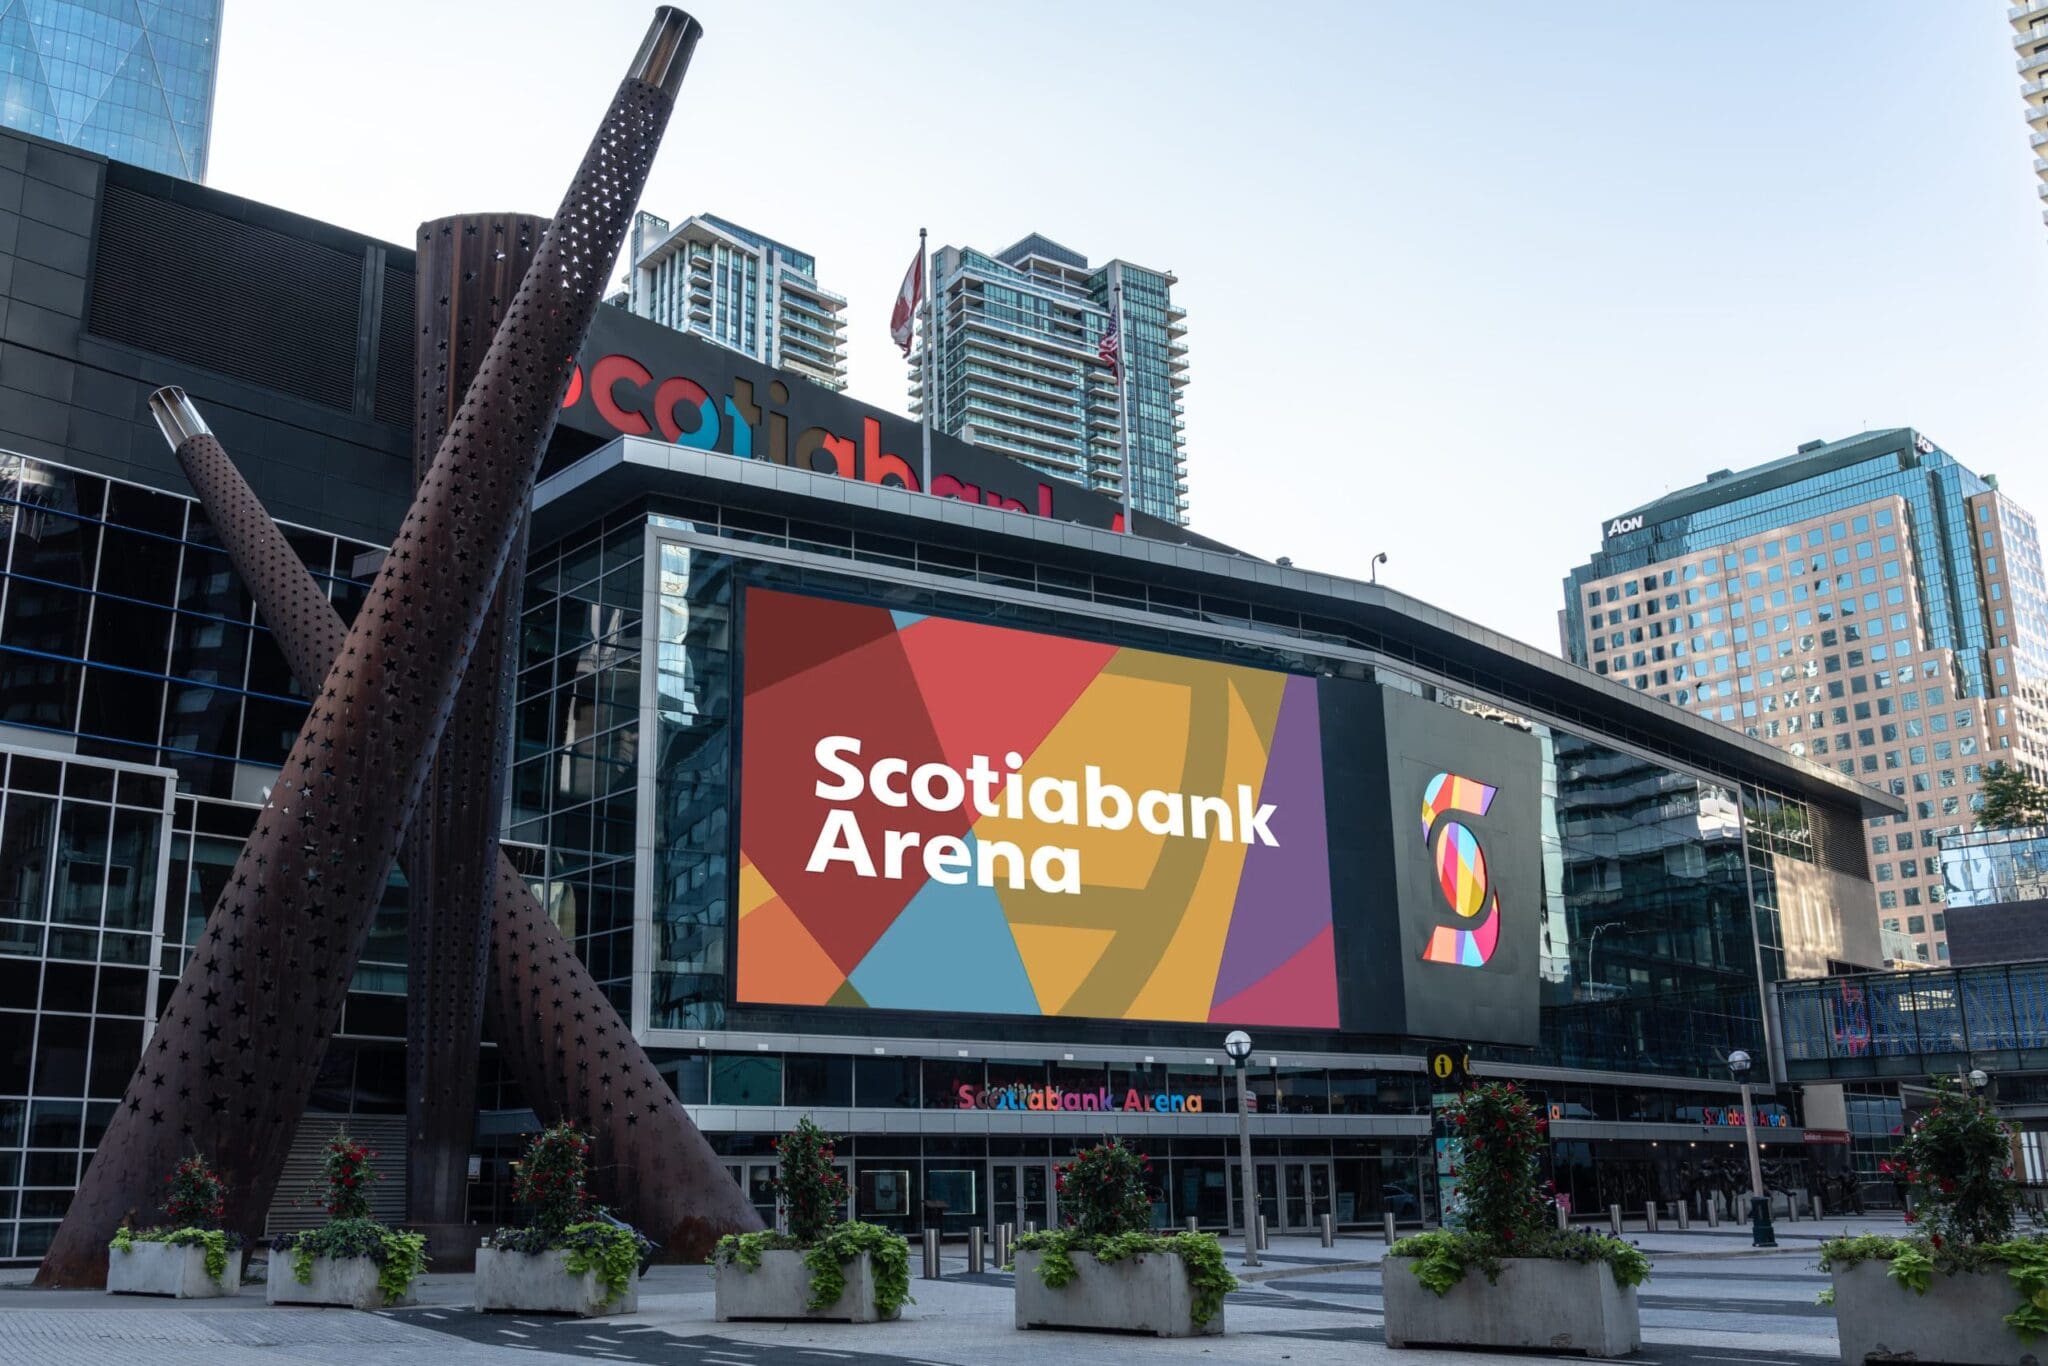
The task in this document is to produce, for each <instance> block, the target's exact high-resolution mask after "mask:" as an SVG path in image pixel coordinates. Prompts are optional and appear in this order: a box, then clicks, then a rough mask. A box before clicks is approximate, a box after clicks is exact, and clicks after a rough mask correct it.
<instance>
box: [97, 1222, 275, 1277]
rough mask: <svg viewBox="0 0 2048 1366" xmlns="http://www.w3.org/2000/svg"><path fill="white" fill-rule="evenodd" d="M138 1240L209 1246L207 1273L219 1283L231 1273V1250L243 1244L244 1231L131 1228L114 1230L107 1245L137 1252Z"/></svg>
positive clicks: (167, 1245) (123, 1227)
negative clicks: (229, 1270) (229, 1261)
mask: <svg viewBox="0 0 2048 1366" xmlns="http://www.w3.org/2000/svg"><path fill="white" fill-rule="evenodd" d="M137 1243H162V1244H164V1245H165V1246H166V1247H203V1248H205V1249H206V1275H207V1279H209V1280H211V1281H212V1282H213V1283H214V1284H215V1285H219V1284H220V1283H221V1277H223V1276H225V1275H226V1274H227V1270H228V1254H229V1253H230V1252H234V1251H236V1250H237V1249H239V1248H240V1247H241V1246H242V1235H241V1234H239V1233H231V1232H229V1231H227V1230H225V1229H218V1228H129V1227H127V1226H126V1225H123V1226H122V1227H120V1228H117V1229H115V1230H114V1236H113V1237H112V1238H110V1239H108V1240H107V1247H108V1248H109V1249H111V1250H112V1251H115V1252H133V1251H134V1250H135V1245H136V1244H137Z"/></svg>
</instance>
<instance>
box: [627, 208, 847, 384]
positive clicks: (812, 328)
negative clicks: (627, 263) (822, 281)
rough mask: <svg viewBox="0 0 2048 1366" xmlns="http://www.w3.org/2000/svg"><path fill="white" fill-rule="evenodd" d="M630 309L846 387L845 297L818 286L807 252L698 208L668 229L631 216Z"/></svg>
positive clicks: (661, 222) (666, 225) (818, 380)
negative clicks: (695, 211)
mask: <svg viewBox="0 0 2048 1366" xmlns="http://www.w3.org/2000/svg"><path fill="white" fill-rule="evenodd" d="M627 252H628V256H629V259H630V260H631V261H632V263H633V272H632V278H631V285H630V288H629V289H628V292H627V299H626V306H627V307H628V308H629V309H631V310H632V311H633V312H634V313H637V314H639V315H640V316H641V317H643V318H652V319H653V320H654V321H656V322H658V323H661V324H662V325H663V326H665V327H673V328H675V329H676V330H677V331H679V332H694V333H696V334H697V335H698V336H700V337H705V338H708V339H709V340H711V341H714V342H717V343H718V344H719V345H720V346H726V347H730V348H731V349H733V350H734V351H738V352H740V353H742V354H744V355H748V356H752V357H753V358H754V359H755V360H758V361H761V362H763V363H765V364H768V365H773V366H776V367H779V368H781V369H784V370H792V371H795V372H796V373H797V374H799V375H802V376H803V377H804V378H805V379H807V380H811V381H812V382H814V383H817V384H822V385H824V386H825V387H826V388H827V389H832V390H835V391H836V390H840V389H844V388H845V387H846V296H845V295H843V294H834V293H832V292H831V291H830V290H827V289H821V288H819V286H818V263H817V261H816V259H815V258H813V257H812V256H811V254H810V253H809V252H804V251H798V250H797V249H796V248H795V247H790V246H784V245H783V244H782V243H780V242H778V241H776V240H775V239H774V238H772V237H763V236H762V235H761V234H760V233H757V232H754V231H751V230H750V229H747V228H743V227H741V226H740V225H739V224H737V223H732V222H728V221H727V220H725V219H723V218H717V217H713V216H712V215H711V214H708V213H700V214H698V215H696V216H695V217H693V218H686V219H684V220H683V221H682V222H681V223H680V224H678V225H676V226H674V227H671V226H669V223H668V220H667V219H664V218H657V217H655V216H654V215H653V214H651V213H640V214H635V215H634V217H633V234H632V238H631V240H630V241H629V242H628V244H627Z"/></svg>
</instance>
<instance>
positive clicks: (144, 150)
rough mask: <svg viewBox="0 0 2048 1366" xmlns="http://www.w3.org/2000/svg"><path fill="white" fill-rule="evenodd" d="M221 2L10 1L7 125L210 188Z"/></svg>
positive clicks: (2, 32) (4, 35) (0, 6)
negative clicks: (206, 183) (208, 171)
mask: <svg viewBox="0 0 2048 1366" xmlns="http://www.w3.org/2000/svg"><path fill="white" fill-rule="evenodd" d="M220 9H221V0H154V2H153V3H150V4H146V5H145V4H134V3H126V4H108V3H104V2H102V3H98V4H92V3H84V2H83V0H0V124H4V125H5V126H6V127H9V128H18V129H20V130H21V131H22V132H24V133H34V134H35V135H36V136H38V137H45V138H50V139H51V140H53V141H56V142H65V143H69V144H70V145H71V146H73V147H77V148H80V149H82V150H84V151H88V152H97V153H98V154H99V155H101V156H104V157H112V158H113V159H114V160H116V161H126V162H132V163H133V164H135V165H137V166H147V167H148V168H149V169H151V170H152V171H162V172H163V173H164V174H166V175H174V176H179V177H181V178H183V179H185V180H204V179H206V150H207V143H208V141H209V139H210V138H211V136H212V131H213V87H214V78H215V76H216V75H217V74H218V71H219V57H220Z"/></svg>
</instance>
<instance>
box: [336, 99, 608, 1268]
mask: <svg viewBox="0 0 2048 1366" xmlns="http://www.w3.org/2000/svg"><path fill="white" fill-rule="evenodd" d="M635 69H636V70H637V69H638V64H637V63H636V66H635ZM546 229H547V220H546V219H544V218H536V217H533V216H532V215H529V214H476V215H470V216H465V217H460V218H444V219H441V220H439V221H438V222H434V223H427V224H424V225H422V227H421V228H420V234H419V251H418V255H417V257H416V262H417V264H416V265H415V267H414V278H415V288H414V297H415V299H416V300H417V304H416V311H417V315H418V316H417V318H416V322H417V327H416V329H415V332H414V336H415V338H416V340H415V343H414V354H415V356H416V358H417V359H416V369H415V373H414V379H415V386H414V406H413V431H412V449H413V478H414V479H419V478H422V477H423V476H424V475H425V474H426V471H427V467H428V465H429V464H430V462H431V461H432V460H433V458H434V452H435V451H436V450H438V449H439V448H440V445H441V439H442V438H443V437H444V436H446V435H447V432H448V428H449V426H450V424H451V423H453V422H454V420H455V416H456V413H457V411H458V410H459V408H460V405H461V402H462V395H463V391H464V390H466V389H467V388H468V387H469V383H470V381H471V380H472V379H473V378H475V376H476V373H477V370H478V368H479V367H480V366H481V365H482V364H483V359H484V353H485V349H486V348H487V347H488V346H489V344H490V340H491V338H492V336H493V335H494V334H495V333H496V332H497V329H498V324H499V322H500V321H502V319H503V317H504V312H505V309H506V307H507V306H508V305H509V304H510V303H511V301H512V297H513V294H514V292H515V291H516V290H517V289H518V288H519V282H520V281H521V280H522V279H524V278H525V276H526V271H527V267H529V266H530V265H531V264H532V263H533V253H534V250H535V248H536V247H537V246H538V245H539V244H540V239H541V234H542V233H543V232H545V231H546ZM525 578H526V533H525V524H524V519H522V522H521V529H520V533H519V535H518V536H517V537H516V538H515V539H514V542H513V548H512V554H511V555H510V556H509V557H508V558H507V560H506V562H505V569H504V572H503V573H502V574H501V575H499V578H498V591H497V592H496V593H495V594H494V595H493V596H492V598H491V606H490V611H489V613H488V614H487V615H486V616H485V618H484V628H483V631H482V633H481V634H480V635H479V636H478V637H477V643H476V648H475V650H474V651H472V652H471V654H470V660H469V668H468V670H467V671H466V672H465V673H464V674H463V679H462V687H461V689H460V690H459V691H458V692H457V693H456V696H455V713H454V715H453V716H452V717H451V718H450V719H449V723H448V729H447V731H446V732H445V733H444V734H443V735H442V737H441V743H440V745H439V746H438V747H437V748H436V749H435V751H434V763H433V767H432V769H430V770H429V772H428V776H427V789H426V792H425V793H424V795H423V796H422V797H421V800H420V809H419V811H418V812H417V813H416V814H415V815H414V817H413V822H412V826H411V828H410V829H409V830H408V831H407V832H406V837H405V845H404V848H403V849H402V850H401V852H400V855H399V862H400V863H401V864H402V865H403V866H404V867H405V870H406V878H407V901H408V904H407V913H406V938H407V941H408V948H409V952H408V954H407V961H408V964H409V969H408V975H407V977H406V1014H405V1080H406V1090H405V1117H406V1164H405V1188H406V1199H405V1208H406V1216H407V1218H409V1219H410V1220H411V1221H412V1222H413V1223H415V1224H425V1225H430V1226H441V1227H446V1226H451V1225H461V1224H464V1223H466V1222H467V1219H468V1212H469V1151H470V1147H471V1144H472V1140H473V1138H474V1136H475V1132H476V1075H477V1059H478V1047H479V1044H480V1043H481V1042H482V1035H483V1012H484V964H485V959H486V957H487V956H488V952H489V945H490V917H491V905H492V902H493V900H494V899H495V898H494V894H495V892H496V890H497V864H498V818H499V811H498V807H497V804H496V803H495V802H493V801H489V800H478V799H477V798H478V794H482V793H498V792H503V791H504V790H505V764H506V755H507V748H506V738H507V736H506V727H505V722H506V719H507V717H508V716H509V715H510V713H511V708H512V681H513V679H512V667H513V649H512V646H513V636H512V633H513V631H514V629H515V628H516V627H517V625H518V612H519V608H518V597H519V592H520V589H521V587H522V586H523V584H524V581H525ZM508 603H509V604H510V605H509V606H508ZM332 662H333V656H332V655H331V654H330V655H328V656H326V657H325V658H324V659H323V660H322V661H321V664H320V669H319V670H316V671H315V672H314V673H313V675H312V677H315V678H318V677H321V676H322V671H324V669H325V668H326V666H327V665H328V664H330V663H332Z"/></svg>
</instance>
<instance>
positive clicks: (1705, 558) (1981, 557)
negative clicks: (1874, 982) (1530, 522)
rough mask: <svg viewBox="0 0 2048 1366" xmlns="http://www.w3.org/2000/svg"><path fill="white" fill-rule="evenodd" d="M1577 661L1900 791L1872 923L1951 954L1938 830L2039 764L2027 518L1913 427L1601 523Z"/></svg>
mask: <svg viewBox="0 0 2048 1366" xmlns="http://www.w3.org/2000/svg"><path fill="white" fill-rule="evenodd" d="M1564 586H1565V606H1564V610H1563V612H1562V613H1560V614H1559V625H1560V635H1561V637H1562V645H1563V649H1564V653H1565V655H1566V657H1567V658H1569V659H1570V660H1572V661H1573V662H1574V663H1577V664H1581V665H1584V666H1586V667H1587V668H1590V669H1592V670H1593V671H1594V672H1596V673H1601V674H1605V675H1607V676H1608V677H1610V678H1613V679H1616V680H1617V681H1619V682H1622V683H1624V684H1627V685H1628V686H1630V687H1633V688H1636V689H1638V690H1640V691H1643V692H1649V693H1654V694H1655V695H1656V696H1658V697H1660V698H1662V699H1663V700H1665V701H1667V702H1670V703H1673V704H1674V705H1676V706H1680V707H1684V708H1685V709H1686V710H1688V711H1691V712H1693V713H1695V714H1696V715H1698V716H1701V717H1704V718H1706V719H1709V720H1714V721H1719V722H1721V723H1722V724H1724V725H1728V726H1733V727H1736V728H1738V729H1740V730H1742V731H1743V732H1744V733H1745V734H1747V735H1749V736H1751V737H1754V738H1756V739H1760V740H1764V741H1767V742H1769V743H1771V744H1775V745H1777V746H1779V747H1781V748H1783V749H1786V750H1789V751H1791V752H1792V753H1794V754H1798V755H1803V756H1809V757H1812V758H1814V759H1816V760H1818V761H1820V762H1822V763H1828V764H1833V765H1834V766H1835V767H1836V768H1837V769H1839V770H1840V771H1841V772H1843V773H1845V774H1849V775H1852V776H1854V777H1857V778H1860V779H1862V780H1863V781H1865V782H1868V783H1873V784H1876V785H1879V786H1882V787H1885V788H1887V789H1889V790H1890V791H1891V792H1892V793H1894V794H1896V795H1899V796H1902V797H1904V798H1905V799H1906V802H1907V810H1906V814H1905V815H1904V816H1903V817H1887V818H1883V819H1880V820H1877V821H1873V822H1871V824H1870V826H1869V828H1868V830H1867V831H1866V832H1865V838H1866V839H1867V841H1868V844H1869V852H1870V861H1871V867H1872V870H1873V875H1874V877H1875V879H1876V884H1875V885H1876V888H1877V896H1878V914H1879V917H1880V920H1881V923H1882V926H1883V928H1885V929H1888V930H1893V931H1898V932H1900V933H1903V934H1904V935H1905V936H1906V937H1907V938H1908V939H1909V940H1910V941H1911V945H1912V947H1911V953H1912V955H1913V957H1914V958H1916V959H1918V960H1919V961H1923V962H1942V961H1946V960H1947V958H1948V944H1947V940H1946V935H1945V931H1946V919H1945V917H1944V915H1943V909H1944V902H1943V885H1942V875H1941V854H1940V846H1941V839H1942V837H1943V836H1945V835H1955V834H1959V833H1961V832H1963V831H1965V830H1967V829H1968V828H1969V827H1970V826H1971V825H1972V824H1973V816H1972V813H1973V811H1975V810H1976V809H1977V808H1978V807H1979V806H1980V805H1981V802H1982V799H1981V796H1980V795H1979V794H1980V787H1981V782H1982V777H1983V771H1984V768H1985V767H1986V766H1987V765H1989V764H1991V763H1993V762H1995V761H1999V760H2003V761H2005V762H2007V763H2010V764H2014V765H2016V766H2018V767H2020V768H2023V769H2026V770H2028V771H2030V772H2033V773H2035V774H2037V775H2039V774H2042V773H2043V772H2048V597H2044V588H2043V581H2042V569H2041V543H2040V539H2039V535H2038V533H2037V531H2036V528H2035V524H2034V519H2033V518H2032V517H2031V516H2030V515H2028V513H2027V512H2026V511H2025V510H2023V509H2022V508H2020V507H2019V506H2018V505H2017V504H2015V503H2014V502H2013V501H2012V500H2011V499H2009V498H2007V497H2006V496H2005V495H2004V494H2002V493H2000V492H1999V490H1998V484H1997V481H1996V479H1995V478H1993V477H1990V476H1979V475H1977V474H1975V473H1973V472H1972V471H1970V470H1969V469H1967V468H1965V467H1964V466H1963V465H1962V464H1960V463H1959V462H1958V461H1957V460H1956V459H1955V458H1954V457H1953V456H1951V455H1949V454H1948V452H1946V451H1944V450H1942V449H1941V448H1940V447H1939V446H1936V445H1935V444H1934V443H1933V442H1932V441H1930V440H1929V439H1928V438H1927V437H1925V436H1923V435H1921V434H1920V433H1919V432H1917V431H1914V430H1912V429H1911V428H1895V429H1892V430H1889V431H1877V432H1865V433H1863V434H1862V435H1860V436H1854V437H1850V438H1848V439H1847V440H1843V441H1833V442H1818V441H1816V442H1809V443H1807V444H1806V445H1804V446H1802V447H1800V448H1799V450H1798V452H1797V453H1795V454H1793V455H1791V456H1787V457H1786V458H1784V459H1781V460H1775V461H1772V462H1770V463H1768V464H1764V465H1758V466H1756V467H1754V468H1751V469H1748V470H1743V471H1741V472H1739V473H1738V472H1736V471H1732V470H1719V471H1716V472H1715V473H1713V474H1710V475H1708V476H1707V478H1706V481H1705V482H1704V483H1700V484H1695V485H1693V486H1692V487H1690V488H1684V489H1680V490H1678V491H1676V492H1674V493H1669V494H1666V495H1664V496H1663V497H1661V498H1658V499H1656V500H1654V501H1652V502H1649V503H1645V504H1643V505H1642V506H1641V507H1637V508H1632V509H1630V510H1628V511H1626V512H1621V513H1618V514H1614V515H1610V516H1609V517H1608V518H1607V519H1606V520H1605V521H1604V522H1602V523H1601V543H1600V549H1599V550H1598V551H1597V552H1596V553H1595V554H1594V556H1593V558H1592V559H1591V561H1589V562H1588V563H1586V564H1583V565H1581V566H1579V567H1578V568H1577V569H1574V570H1573V571H1572V572H1571V575H1570V576H1569V577H1568V578H1567V579H1566V580H1565V585H1564Z"/></svg>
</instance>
